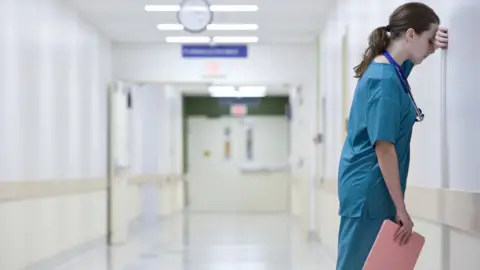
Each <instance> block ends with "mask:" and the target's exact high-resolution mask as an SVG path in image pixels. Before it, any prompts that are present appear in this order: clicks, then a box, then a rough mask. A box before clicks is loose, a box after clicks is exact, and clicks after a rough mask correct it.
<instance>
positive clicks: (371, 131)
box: [337, 60, 416, 270]
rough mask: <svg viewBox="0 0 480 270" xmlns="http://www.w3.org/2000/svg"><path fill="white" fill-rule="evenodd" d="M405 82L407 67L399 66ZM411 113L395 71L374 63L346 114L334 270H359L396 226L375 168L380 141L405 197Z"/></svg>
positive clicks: (385, 65) (380, 177)
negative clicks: (383, 233) (388, 147)
mask: <svg viewBox="0 0 480 270" xmlns="http://www.w3.org/2000/svg"><path fill="white" fill-rule="evenodd" d="M402 67H403V69H404V71H405V73H406V75H407V76H408V75H409V74H410V72H411V70H412V68H413V63H412V62H411V61H408V60H407V61H406V62H405V63H403V65H402ZM415 117H416V113H415V109H414V106H413V104H412V102H411V101H410V98H409V96H408V94H407V93H406V92H405V90H404V88H403V85H402V81H401V79H400V78H399V77H398V75H397V72H396V70H395V67H394V66H393V65H391V64H389V63H376V62H372V63H371V64H370V66H369V67H368V68H367V70H366V71H365V73H364V74H363V76H362V78H361V79H360V80H359V81H358V84H357V87H356V89H355V94H354V98H353V102H352V106H351V109H350V117H349V121H348V133H347V138H346V140H345V143H344V146H343V149H342V154H341V158H340V162H339V171H338V196H339V201H340V208H339V215H340V216H341V221H340V230H339V235H338V258H337V270H361V269H362V267H363V264H364V262H365V259H366V258H367V256H368V254H369V252H370V249H371V247H372V245H373V243H374V241H375V238H376V236H377V233H378V231H379V229H380V226H381V225H382V223H383V221H384V220H385V219H391V220H394V218H395V215H396V211H395V205H394V204H393V201H392V199H391V197H390V193H389V192H388V189H387V186H386V184H385V181H384V179H383V176H382V172H381V170H380V167H379V165H378V160H377V156H376V153H375V149H374V145H375V142H376V141H378V140H382V141H389V142H391V143H393V144H394V145H395V150H396V152H397V158H398V168H399V172H400V181H401V187H402V190H403V192H405V188H406V181H407V174H408V167H409V162H410V139H411V136H412V129H413V125H414V123H415Z"/></svg>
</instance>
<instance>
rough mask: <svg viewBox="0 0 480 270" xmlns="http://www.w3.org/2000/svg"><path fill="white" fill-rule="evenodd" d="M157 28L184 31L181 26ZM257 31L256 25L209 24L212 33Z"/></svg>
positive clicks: (158, 26) (159, 28)
mask: <svg viewBox="0 0 480 270" xmlns="http://www.w3.org/2000/svg"><path fill="white" fill-rule="evenodd" d="M157 28H158V30H162V31H179V30H183V29H184V27H183V25H181V24H159V25H157ZM257 29H258V25H256V24H209V25H208V26H207V30H210V31H251V30H257Z"/></svg>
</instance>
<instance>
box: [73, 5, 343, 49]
mask: <svg viewBox="0 0 480 270" xmlns="http://www.w3.org/2000/svg"><path fill="white" fill-rule="evenodd" d="M65 1H68V2H70V4H71V5H72V6H73V7H74V8H75V9H77V10H78V11H79V12H80V14H81V15H82V17H84V18H85V19H86V20H88V21H90V22H91V23H93V24H94V25H96V26H97V27H98V28H99V29H100V30H101V31H102V32H103V33H105V34H106V35H108V36H109V37H110V39H111V40H112V41H114V42H165V38H166V37H167V36H189V35H192V34H189V33H187V32H186V31H183V30H180V31H159V30H158V29H157V25H158V24H176V23H178V22H177V17H176V12H146V11H145V10H144V7H145V5H147V4H148V5H178V4H180V0H150V1H148V0H65ZM332 2H334V0H211V1H210V4H212V5H258V7H259V10H258V11H257V12H215V14H214V20H213V22H212V23H215V24H258V25H259V29H258V30H256V31H207V32H204V33H202V34H196V35H208V36H213V35H215V36H257V37H258V38H259V42H260V43H267V44H268V43H303V42H311V41H312V40H313V39H314V38H315V36H316V34H317V33H318V32H319V29H320V28H321V24H322V23H323V22H324V17H325V14H326V13H327V12H328V10H329V7H330V6H331V4H332Z"/></svg>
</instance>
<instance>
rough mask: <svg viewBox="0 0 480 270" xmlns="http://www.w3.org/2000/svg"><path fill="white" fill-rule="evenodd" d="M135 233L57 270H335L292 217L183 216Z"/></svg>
mask: <svg viewBox="0 0 480 270" xmlns="http://www.w3.org/2000/svg"><path fill="white" fill-rule="evenodd" d="M143 224H144V225H142V226H141V229H138V228H137V229H135V230H134V232H133V233H132V235H131V237H130V239H129V241H128V244H126V245H123V246H115V247H111V248H106V247H97V248H92V249H91V250H89V251H88V252H85V253H83V254H82V255H79V256H77V257H74V258H71V259H69V260H68V261H64V262H62V263H60V264H59V265H58V266H56V267H54V269H52V270H77V269H78V270H80V269H81V270H86V269H88V270H153V269H155V270H161V269H165V270H314V269H315V270H320V269H321V270H330V269H332V270H333V269H334V268H335V267H334V264H333V262H332V261H331V259H329V257H328V256H327V255H326V254H325V252H324V251H323V250H322V248H321V246H320V245H319V244H318V243H309V242H308V241H306V237H305V236H304V235H303V234H301V233H300V230H299V228H298V225H296V224H295V222H293V221H292V219H291V218H290V217H287V216H279V215H228V214H218V215H217V214H215V215H212V214H189V215H179V216H176V217H173V218H169V219H165V220H162V221H159V222H156V223H154V224H153V223H150V225H145V223H143Z"/></svg>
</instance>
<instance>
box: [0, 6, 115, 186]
mask: <svg viewBox="0 0 480 270" xmlns="http://www.w3.org/2000/svg"><path fill="white" fill-rule="evenodd" d="M63 2H64V1H55V0H45V1H34V0H30V1H27V0H22V1H16V0H4V1H1V3H0V5H1V6H0V17H1V19H0V20H1V23H0V40H2V42H1V43H0V59H2V61H0V87H1V89H2V90H1V91H0V95H1V96H0V102H2V106H0V107H1V109H2V112H1V113H0V117H1V120H0V125H1V126H0V130H2V132H1V133H0V134H1V135H0V136H1V140H0V149H2V155H1V156H0V164H2V169H1V170H0V181H21V180H41V179H50V180H51V179H78V178H92V177H104V176H105V171H106V166H105V161H106V159H105V156H106V136H105V131H106V87H107V83H108V82H109V81H110V78H111V73H110V67H111V63H110V43H109V41H108V40H107V39H106V38H104V37H103V36H102V35H101V34H99V33H98V32H97V31H96V30H95V29H94V28H92V27H91V26H90V25H88V24H86V23H84V22H82V21H81V20H80V19H79V17H78V14H77V13H76V12H74V11H72V10H71V9H70V8H68V7H66V6H65V4H64V3H63Z"/></svg>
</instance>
